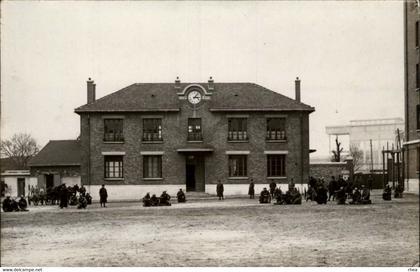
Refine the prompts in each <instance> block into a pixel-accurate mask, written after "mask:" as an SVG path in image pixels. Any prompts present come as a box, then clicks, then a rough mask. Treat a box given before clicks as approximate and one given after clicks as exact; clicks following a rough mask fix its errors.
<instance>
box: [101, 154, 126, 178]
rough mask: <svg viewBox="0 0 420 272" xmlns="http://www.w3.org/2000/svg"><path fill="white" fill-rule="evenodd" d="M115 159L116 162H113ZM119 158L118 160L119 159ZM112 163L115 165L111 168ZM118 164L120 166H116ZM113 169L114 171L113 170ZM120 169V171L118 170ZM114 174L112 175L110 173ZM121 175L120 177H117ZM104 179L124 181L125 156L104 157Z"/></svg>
mask: <svg viewBox="0 0 420 272" xmlns="http://www.w3.org/2000/svg"><path fill="white" fill-rule="evenodd" d="M111 158H114V160H111ZM117 158H118V159H117ZM110 163H113V165H112V166H111V165H110ZM116 163H118V164H116ZM110 167H112V169H113V170H112V171H110V170H111V168H110ZM116 169H118V170H116ZM111 172H112V173H113V175H111V174H110V173H111ZM116 174H119V175H116ZM104 179H108V180H109V179H114V180H115V179H117V180H120V179H124V156H123V155H104Z"/></svg>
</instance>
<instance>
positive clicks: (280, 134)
mask: <svg viewBox="0 0 420 272" xmlns="http://www.w3.org/2000/svg"><path fill="white" fill-rule="evenodd" d="M275 119H278V120H281V122H283V130H278V129H275V128H272V129H271V128H270V124H269V123H270V121H271V120H275ZM286 127H287V118H286V117H267V118H266V130H265V132H266V133H265V140H266V141H279V142H284V141H287V133H286V132H287V131H286ZM273 132H274V137H273Z"/></svg>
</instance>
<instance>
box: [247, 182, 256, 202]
mask: <svg viewBox="0 0 420 272" xmlns="http://www.w3.org/2000/svg"><path fill="white" fill-rule="evenodd" d="M253 181H254V180H253V179H251V183H250V184H249V189H248V195H249V198H250V199H254V198H255V189H254V186H255V185H254V182H253Z"/></svg>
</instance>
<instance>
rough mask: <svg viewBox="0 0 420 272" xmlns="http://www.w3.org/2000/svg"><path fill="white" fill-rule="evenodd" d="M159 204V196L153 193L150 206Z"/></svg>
mask: <svg viewBox="0 0 420 272" xmlns="http://www.w3.org/2000/svg"><path fill="white" fill-rule="evenodd" d="M158 205H159V198H157V197H156V195H155V194H153V195H152V197H151V198H150V206H158Z"/></svg>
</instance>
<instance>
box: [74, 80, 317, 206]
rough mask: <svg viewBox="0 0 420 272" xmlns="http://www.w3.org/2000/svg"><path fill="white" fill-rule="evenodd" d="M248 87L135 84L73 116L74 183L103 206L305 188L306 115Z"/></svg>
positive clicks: (291, 103)
mask: <svg viewBox="0 0 420 272" xmlns="http://www.w3.org/2000/svg"><path fill="white" fill-rule="evenodd" d="M295 84H296V90H295V92H296V99H290V98H288V97H286V96H284V95H281V94H279V93H276V92H274V91H271V90H268V89H266V88H264V87H262V86H259V85H257V84H253V83H215V82H214V81H213V79H212V78H210V79H209V81H208V82H206V83H181V82H180V80H179V79H177V80H176V81H175V83H136V84H132V85H130V86H128V87H126V88H123V89H121V90H119V91H117V92H115V93H112V94H110V95H107V96H105V97H102V98H100V99H98V100H95V96H96V86H95V84H94V82H93V81H92V80H90V79H89V81H88V82H87V97H88V103H87V104H86V105H83V106H81V107H79V108H77V109H75V112H76V113H77V114H79V115H80V125H81V128H80V130H81V134H80V135H81V136H80V144H81V182H82V184H84V185H85V186H87V188H89V190H91V191H93V192H95V191H97V190H99V187H100V186H101V184H106V185H107V188H108V191H109V192H110V193H109V195H110V199H138V198H140V197H142V196H143V195H144V194H145V193H146V192H150V193H155V194H160V193H161V192H162V191H163V190H167V191H168V192H169V193H171V194H174V193H176V191H177V190H178V189H179V188H183V189H184V190H187V191H197V192H207V193H215V191H216V184H217V182H218V180H221V181H222V182H223V183H224V184H225V193H226V194H246V193H247V190H248V185H249V183H250V182H251V179H253V181H254V183H256V190H257V191H258V190H260V189H262V187H265V186H266V184H267V183H269V182H272V181H275V182H276V183H277V184H278V183H281V184H284V186H286V184H287V183H288V182H289V181H291V180H292V179H293V181H294V182H295V183H296V184H297V185H300V184H306V183H307V180H308V176H309V114H310V113H311V112H313V111H314V108H313V107H310V106H308V105H305V104H303V103H301V101H300V80H299V79H297V80H296V81H295Z"/></svg>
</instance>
